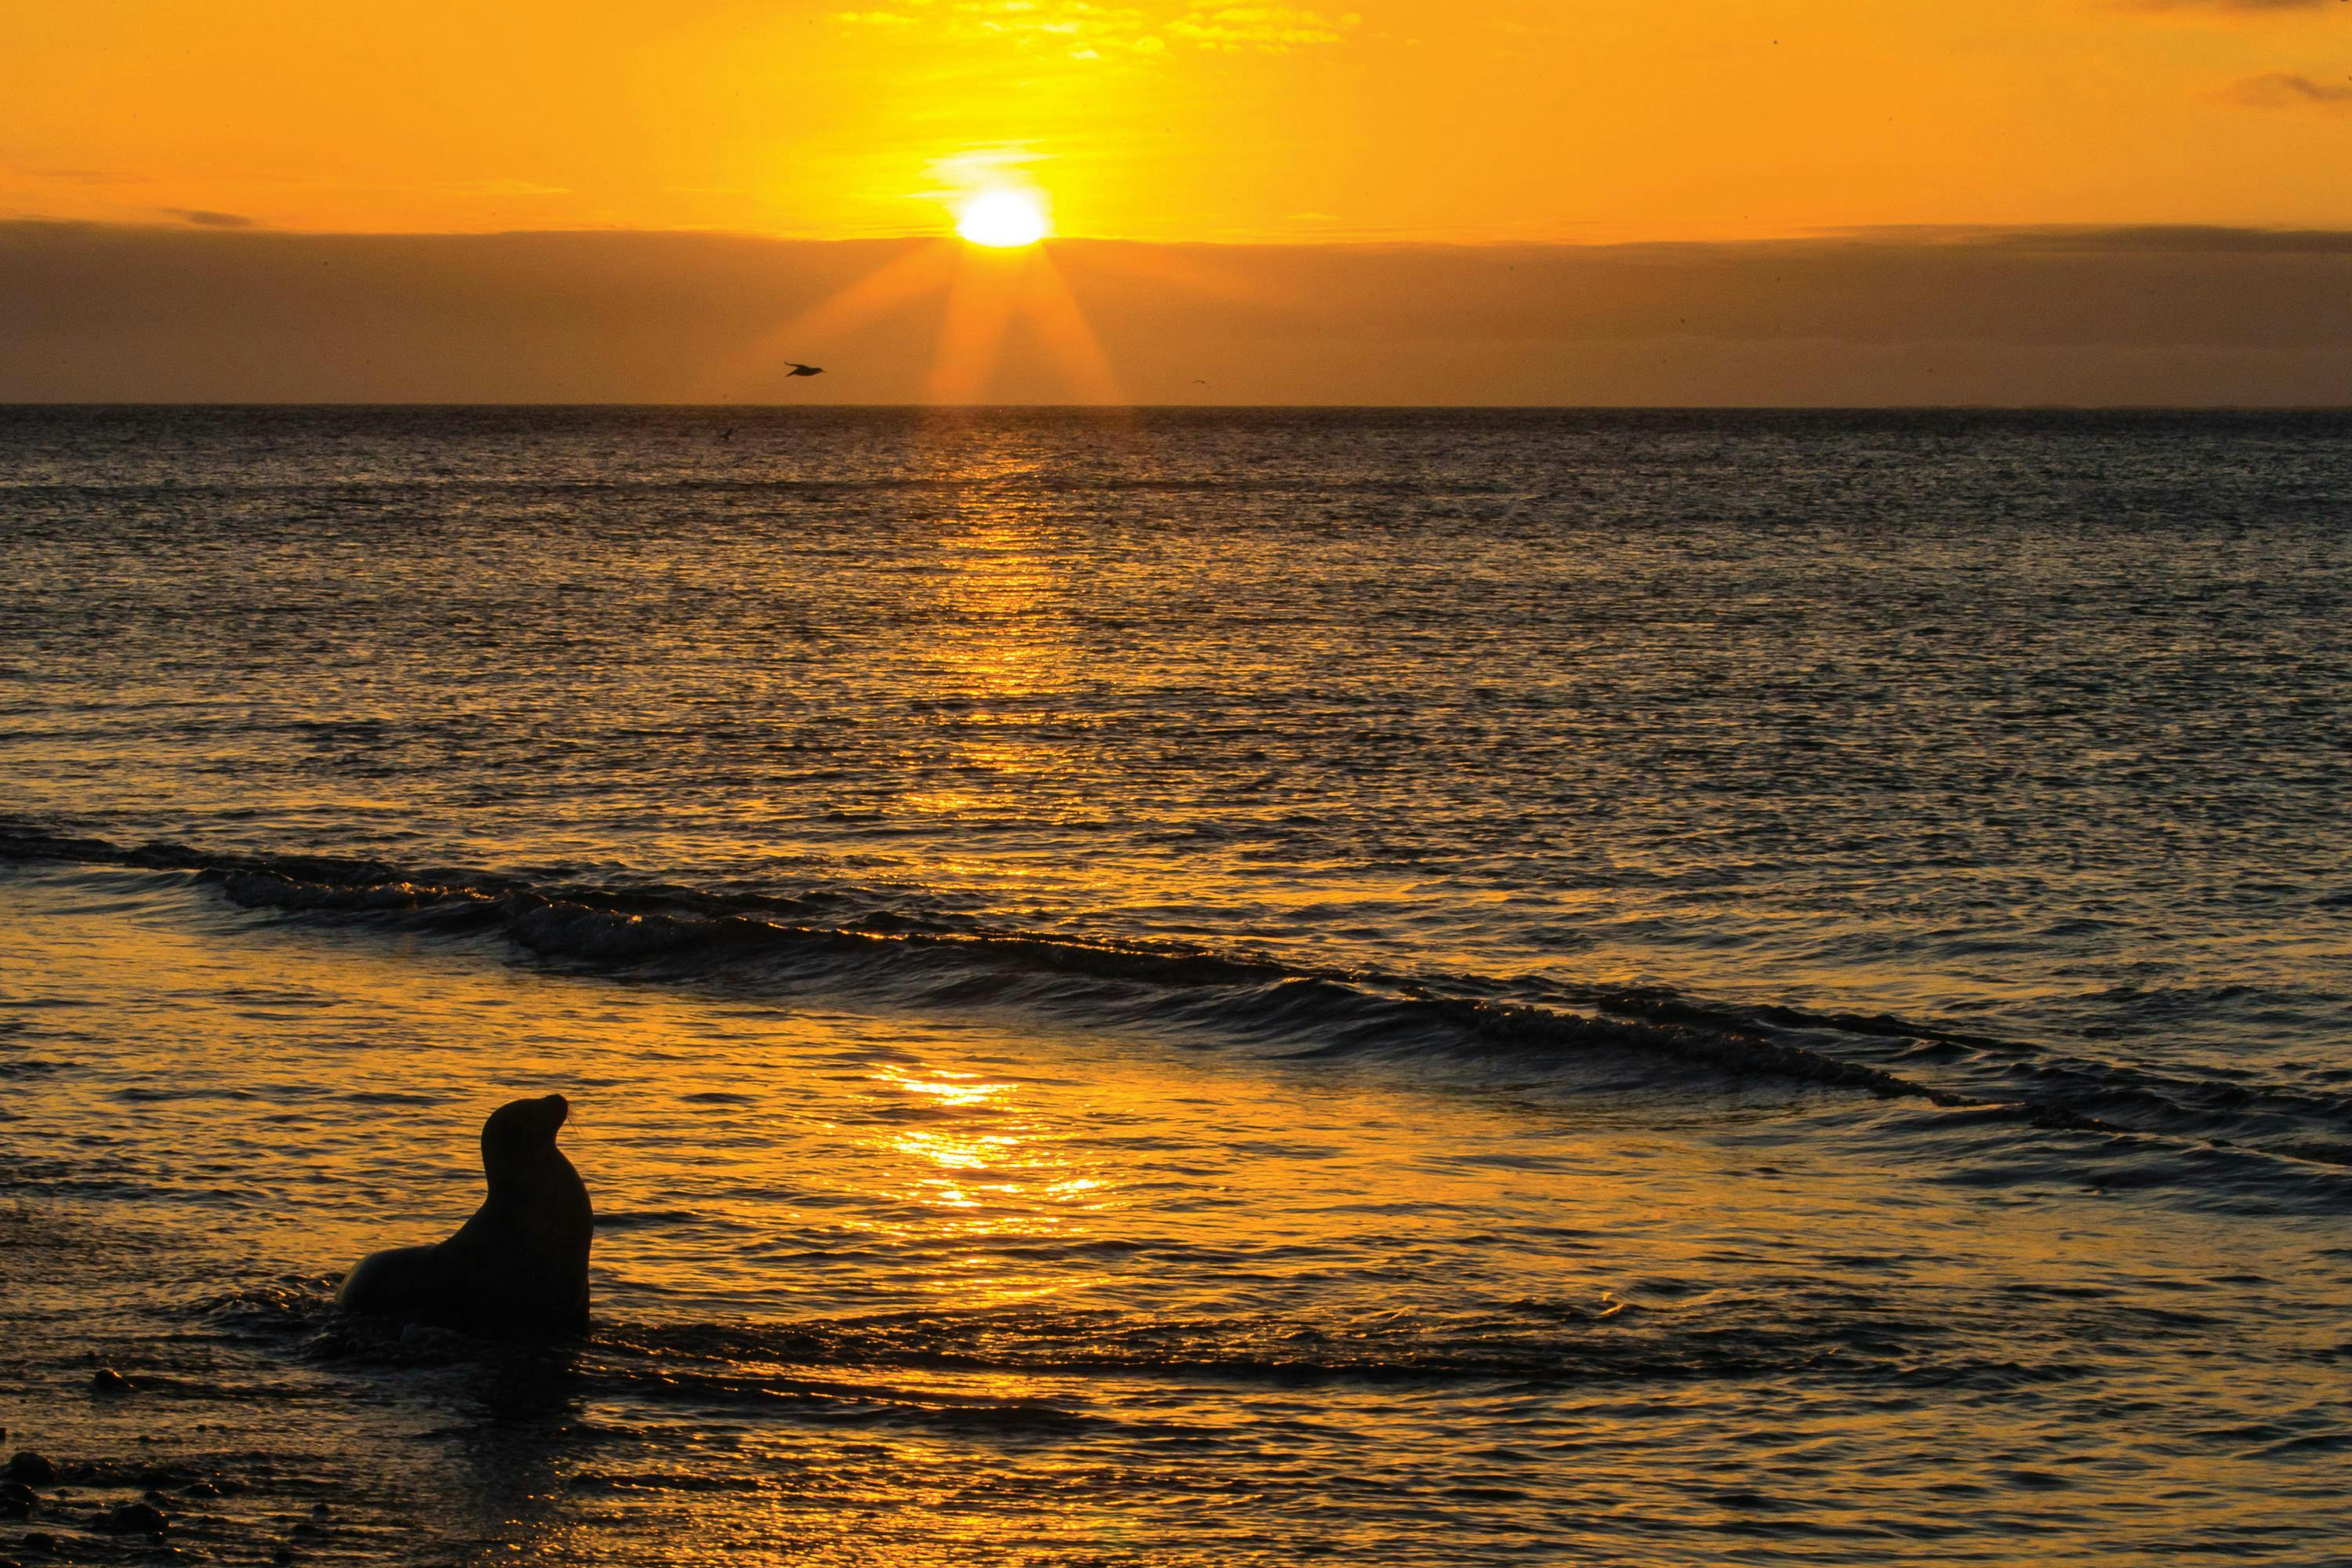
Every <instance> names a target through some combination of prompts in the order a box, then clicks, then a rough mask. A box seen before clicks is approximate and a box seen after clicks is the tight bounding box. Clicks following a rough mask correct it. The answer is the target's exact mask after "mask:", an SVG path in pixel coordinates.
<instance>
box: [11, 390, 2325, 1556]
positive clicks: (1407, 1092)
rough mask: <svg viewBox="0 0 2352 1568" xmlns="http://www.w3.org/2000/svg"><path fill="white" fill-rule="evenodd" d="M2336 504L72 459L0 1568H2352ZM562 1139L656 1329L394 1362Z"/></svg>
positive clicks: (2113, 484)
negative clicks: (519, 1154) (38, 1464)
mask: <svg viewBox="0 0 2352 1568" xmlns="http://www.w3.org/2000/svg"><path fill="white" fill-rule="evenodd" d="M2347 498H2352V417H2347V416H2330V415H2307V416H2255V415H2216V416H2158V415H2133V416H2103V415H2064V414H2032V415H1994V414H1981V415H1977V414H1968V415H1963V414H1872V415H1832V414H1773V415H1766V414H1756V415H1716V414H1706V415H1700V414H1689V415H1669V414H1579V413H1388V412H1348V413H1327V412H1244V413H1222V412H1221V413H1208V412H1198V413H1188V412H1145V413H1135V414H1095V413H1075V412H1066V411H1033V412H1021V411H1006V412H980V413H949V412H932V413H924V412H917V411H893V410H873V411H858V410H844V411H757V410H630V409H613V410H593V409H586V410H498V411H491V410H471V411H468V410H413V409H412V410H298V409H253V410H236V409H215V410H169V409H123V410H96V409H92V410H43V409H14V410H0V1346H5V1351H0V1426H5V1427H6V1429H7V1436H6V1441H5V1445H0V1447H5V1448H6V1449H8V1450H12V1451H13V1450H15V1449H17V1448H29V1449H35V1450H37V1451H38V1452H39V1453H41V1454H42V1455H43V1456H45V1457H46V1458H48V1459H49V1460H50V1461H51V1462H52V1463H53V1464H54V1466H55V1467H56V1468H57V1469H58V1472H59V1475H58V1479H56V1480H54V1481H44V1482H42V1483H41V1484H39V1485H37V1486H36V1487H34V1488H33V1494H34V1495H33V1497H32V1500H31V1501H30V1503H29V1505H28V1506H29V1507H30V1510H31V1513H30V1517H28V1518H26V1519H23V1520H16V1521H0V1554H14V1555H17V1556H21V1557H23V1558H25V1559H26V1560H28V1561H46V1560H47V1556H48V1555H49V1554H51V1553H60V1554H65V1555H68V1556H79V1557H91V1556H96V1557H100V1558H120V1559H121V1560H126V1561H129V1560H141V1561H143V1560H146V1559H147V1558H148V1557H150V1556H152V1554H153V1552H154V1551H155V1550H156V1548H155V1546H154V1543H153V1541H152V1537H151V1536H150V1535H149V1534H147V1533H145V1532H143V1531H139V1530H132V1531H129V1532H127V1533H119V1534H118V1533H110V1532H108V1531H106V1530H105V1529H103V1528H102V1526H103V1525H104V1523H105V1522H106V1519H107V1516H108V1514H109V1512H110V1510H116V1509H118V1508H120V1507H121V1506H122V1505H124V1504H126V1503H129V1502H132V1501H139V1500H144V1501H145V1502H146V1504H147V1505H148V1506H149V1507H151V1508H153V1509H154V1510H157V1512H158V1513H160V1514H161V1515H163V1518H164V1520H165V1521H167V1523H166V1534H165V1536H164V1541H165V1542H166V1544H167V1545H170V1546H172V1547H174V1548H176V1549H177V1550H178V1551H179V1552H181V1553H183V1554H184V1555H185V1556H189V1557H193V1558H197V1559H204V1560H210V1559H215V1558H216V1559H221V1560H228V1561H249V1562H260V1561H268V1560H269V1559H270V1558H271V1557H272V1556H273V1555H278V1554H290V1555H291V1557H292V1558H293V1560H296V1561H302V1562H320V1563H330V1562H378V1561H402V1562H422V1563H461V1562H462V1563H473V1562H488V1561H499V1562H513V1561H523V1562H530V1563H615V1564H618V1563H646V1564H652V1563H701V1562H708V1563H720V1562H724V1563H747V1562H750V1563H756V1562H778V1563H782V1562H793V1563H921V1564H930V1563H1038V1564H1048V1563H1050V1564H1057V1565H1058V1564H1077V1563H1169V1564H1177V1563H1203V1564H1208V1563H1217V1564H1223V1563H1266V1564H1274V1563H1302V1562H1361V1563H1381V1564H1416V1563H1428V1564H1444V1563H1482V1562H1559V1563H1661V1564H1663V1563H1915V1562H1916V1563H1928V1562H1934V1563H1947V1562H1985V1563H2027V1562H2036V1563H2126V1562H2134V1561H2142V1560H2145V1561H2150V1562H2153V1561H2158V1560H2163V1561H2167V1562H2173V1561H2200V1560H2202V1561H2231V1562H2241V1561H2262V1562H2276V1563H2325V1562H2340V1561H2342V1560H2343V1556H2342V1554H2343V1553H2344V1552H2345V1551H2346V1550H2347V1547H2346V1542H2347V1541H2352V1503H2347V1501H2346V1494H2347V1485H2346V1482H2347V1473H2352V1471H2348V1470H2347V1467H2352V1226H2347V1210H2352V870H2347V867H2352V815H2347V800H2352V761H2348V760H2347V759H2352V744H2347V736H2352V499H2347ZM551 1090H560V1091H561V1092H562V1093H564V1094H566V1095H567V1096H569V1097H570V1098H571V1100H572V1105H573V1114H572V1123H571V1125H570V1126H569V1127H567V1129H566V1130H565V1131H564V1134H563V1144H564V1146H565V1147H566V1148H567V1149H568V1150H569V1152H571V1154H572V1158H573V1160H574V1162H575V1163H577V1164H578V1166H579V1167H580V1169H581V1171H582V1173H583V1175H584V1176H585V1177H586V1179H587V1182H588V1184H589V1187H590V1190H591V1192H592V1194H593V1195H594V1198H595V1201H596V1205H597V1208H598V1213H599V1230H598V1233H597V1238H596V1243H595V1249H594V1258H593V1271H592V1272H593V1287H594V1291H595V1318H596V1323H595V1328H594V1331H593V1333H592V1334H591V1335H590V1337H589V1338H588V1339H587V1340H585V1341H584V1342H580V1343H577V1344H572V1345H566V1346H557V1347H551V1348H534V1347H514V1346H498V1345H489V1344H484V1343H480V1342H472V1341H467V1340H465V1339H462V1338H459V1337H457V1336H454V1335H448V1334H444V1333H441V1332H438V1331H423V1330H408V1331H403V1330H401V1329H399V1328H398V1327H397V1326H387V1325H382V1324H375V1323H371V1322H366V1321H351V1320H345V1319H341V1318H339V1317H338V1316H337V1315H336V1314H334V1313H333V1312H332V1311H331V1308H330V1299H331V1293H332V1290H333V1287H334V1283H335V1281H336V1279H337V1278H338V1277H339V1275H340V1273H341V1270H342V1269H344V1268H347V1267H348V1266H349V1265H350V1263H351V1262H352V1261H353V1260H354V1259H356V1258H358V1257H359V1256H360V1255H361V1254H362V1253H363V1252H365V1251H368V1250H370V1249H372V1248H373V1247H379V1246H389V1245H398V1244H404V1243H413V1242H421V1241H429V1240H433V1239H436V1237H439V1236H442V1235H446V1234H447V1232H448V1231H450V1230H451V1229H454V1228H455V1226H457V1224H458V1223H459V1222H461V1221H462V1220H463V1219H464V1217H465V1216H466V1215H467V1213H469V1212H470V1211H471V1209H472V1207H473V1205H475V1204H476V1203H477V1202H478V1201H479V1195H480V1174H479V1166H478V1157H477V1154H476V1150H475V1140H476V1136H477V1133H478V1129H479V1125H480V1122H481V1120H482V1118H483V1117H484V1116H485V1115H486V1114H487V1113H488V1110H491V1109H493V1108H495V1106H497V1105H498V1104H499V1103H500V1102H501V1101H502V1100H506V1099H509V1098H512V1097H514V1096H517V1095H520V1094H526V1093H530V1094H537V1093H544V1092H548V1091H551ZM101 1371H104V1372H111V1373H116V1374H119V1376H120V1378H121V1379H122V1380H127V1387H126V1386H125V1384H123V1383H118V1382H115V1381H114V1380H112V1379H105V1378H101V1377H100V1373H101ZM101 1384H103V1385H104V1386H101ZM20 1501H21V1499H20ZM117 1522H118V1523H120V1522H121V1521H120V1520H118V1521H117Z"/></svg>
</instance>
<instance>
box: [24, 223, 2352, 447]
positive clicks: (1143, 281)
mask: <svg viewBox="0 0 2352 1568" xmlns="http://www.w3.org/2000/svg"><path fill="white" fill-rule="evenodd" d="M1054 261H1055V272H1056V274H1057V275H1058V276H1059V277H1060V278H1061V279H1062V280H1063V281H1064V283H1065V284H1066V287H1067V288H1068V289H1069V291H1070V297H1071V298H1072V299H1073V300H1075V301H1076V305H1077V307H1078V309H1079V310H1080V311H1081V312H1082V313H1083V315H1084V317H1085V319H1086V321H1087V324H1088V325H1089V327H1090V328H1091V330H1092V331H1093V333H1094V335H1095V337H1096V339H1097V342H1098V344H1099V346H1100V349H1101V353H1102V355H1103V359H1104V361H1105V362H1107V363H1108V365H1109V366H1110V368H1111V371H1112V373H1113V375H1114V377H1115V379H1116V381H1117V383H1118V386H1119V388H1120V389H1121V390H1122V391H1123V392H1124V394H1125V395H1127V396H1129V397H1131V398H1135V399H1138V400H1140V401H1143V402H1185V403H1189V402H1197V401H1199V400H1200V398H1201V397H1202V389H1201V388H1200V387H1199V386H1198V385H1196V384H1195V378H1197V377H1202V376H1207V377H1212V378H1213V380H1214V383H1215V395H1216V396H1217V397H1219V398H1223V399H1228V400H1234V401H1240V402H1250V403H1265V404H1308V403H1391V404H1407V405H1429V404H1442V403H1510V404H1537V405H1589V404H1601V403H1635V404H1648V405H1695V404H1711V405H1739V404H1747V405H1759V404H1810V405H1831V406H1847V405H1855V404H1864V403H1893V404H1911V405H1916V404H1924V403H1939V402H1940V403H1955V402H1958V403H2009V404H2034V403H2078V402H2079V403H2105V404H2139V405H2147V404H2184V405H2194V404H2225V405H2256V404H2272V405H2275V404H2326V405H2343V404H2344V402H2345V389H2346V388H2347V386H2352V232H2329V231H2312V232H2303V233H2290V232H2276V231H2260V230H2256V231H2249V230H2241V229H2221V228H2168V229H2167V228H2147V229H2129V230H2113V229H2095V228H2076V229H2062V230H2036V231H2031V232H2024V233H2000V232H1987V231H1983V230H1967V229H1958V230H1955V229H1940V230H1920V231H1914V232H1901V233H1883V234H1864V235H1850V236H1841V237H1823V238H1819V239H1813V240H1803V241H1777V242H1759V243H1740V244H1717V245H1693V244H1660V245H1637V246H1425V245H1424V246H1398V245H1275V246H1269V245H1260V246H1197V245H1196V246H1172V247H1171V246H1150V245H1138V244H1123V243H1116V242H1110V241H1063V242H1059V243H1058V244H1057V246H1056V247H1055V257H1054ZM898 267H907V268H913V270H912V271H911V272H902V273H901V274H899V275H901V276H909V277H917V278H929V279H932V281H931V282H930V283H929V284H925V285H923V286H922V287H920V288H919V289H916V290H915V291H914V292H913V293H911V294H909V295H908V296H907V298H906V300H905V301H904V303H903V304H902V306H901V307H900V308H898V309H897V310H887V311H881V312H878V313H876V314H873V315H871V316H870V317H867V318H861V319H858V320H856V321H844V322H840V323H836V324H835V325H833V326H829V327H825V328H824V329H823V330H822V331H821V332H820V333H818V334H817V335H814V336H812V335H811V333H810V332H809V331H802V330H801V329H799V328H794V329H793V335H792V336H791V338H790V339H789V341H788V342H785V343H783V345H782V352H789V353H793V356H794V357H796V358H798V357H804V358H807V359H809V360H811V361H812V363H823V364H827V365H829V366H830V367H831V371H830V374H827V376H826V377H825V378H824V381H823V382H820V383H818V384H816V385H815V386H814V388H810V387H806V386H803V385H802V384H798V383H793V384H785V383H782V382H781V381H777V380H774V379H773V378H772V377H767V378H765V379H763V377H765V376H766V373H765V372H764V371H763V370H761V367H760V364H759V363H754V362H752V361H747V360H746V359H745V357H744V353H743V349H744V345H745V344H746V343H752V342H763V341H765V342H776V341H777V340H775V339H774V338H773V336H772V334H774V333H775V332H777V331H779V329H781V328H783V327H785V326H787V325H788V324H790V323H795V322H806V321H811V320H813V319H816V318H814V317H813V316H812V312H813V311H815V310H818V309H819V308H820V307H821V306H822V305H823V304H824V302H825V301H826V300H833V299H835V298H838V297H840V296H842V295H843V294H844V293H845V291H853V290H856V289H858V288H859V287H860V286H861V285H862V284H863V283H865V282H866V281H867V280H869V279H873V278H874V277H875V276H876V275H877V274H878V273H881V272H883V271H885V270H886V269H888V268H898ZM926 269H928V270H926ZM954 275H955V268H954V252H953V250H952V247H947V246H943V245H941V244H940V242H936V241H929V240H865V241H822V242H819V241H808V242H799V241H789V240H765V239H755V238H751V237H742V236H724V235H696V234H676V233H673V234H645V233H631V232H627V231H608V232H596V233H585V232H552V233H535V234H534V233H516V234H504V235H470V236H467V235H320V234H288V233H283V232H278V231H272V230H267V229H209V228H197V227H191V226H186V225H184V224H173V225H171V226H151V227H143V228H124V227H108V226H102V225H92V224H37V223H15V224H11V223H5V222H0V403H5V402H13V401H28V402H87V401H118V400H124V399H130V400H136V401H163V402H172V401H187V400H194V401H226V402H297V403H299V402H312V401H320V400H325V401H352V402H363V403H383V402H429V403H446V402H460V403H463V402H493V403H495V402H525V403H545V402H557V403H561V402H588V403H610V402H648V401H649V402H684V403H709V402H719V401H726V400H729V399H751V400H759V401H764V400H771V399H775V398H781V397H784V396H791V397H793V398H795V399H797V398H802V397H805V396H807V395H809V394H810V393H811V392H812V391H814V392H815V393H818V394H821V395H824V396H825V397H827V398H842V399H846V400H848V401H851V402H863V403H909V402H919V401H921V400H923V399H924V398H926V397H927V396H929V395H932V392H933V391H934V389H935V386H936V383H935V381H934V379H933V369H934V366H935V364H936V362H937V358H938V351H939V322H940V300H941V298H942V297H943V293H944V290H945V289H948V288H949V287H950V283H949V279H951V278H952V277H953V276H954ZM927 290H931V291H927ZM1026 331H1028V329H1027V328H1024V327H1021V326H1018V325H1016V327H1015V328H1014V329H1013V331H1012V332H1011V333H1010V335H1009V336H1008V338H1007V340H1006V349H1005V353H1004V357H1003V361H1002V363H1001V365H1000V369H999V373H998V376H997V379H996V380H994V381H992V382H991V383H990V384H988V385H987V386H986V387H985V388H984V389H982V390H984V391H985V392H986V394H987V395H988V396H990V397H992V398H995V399H1000V400H1002V401H1004V402H1008V403H1052V402H1057V401H1063V400H1066V399H1067V398H1069V397H1072V396H1074V395H1075V396H1080V397H1084V396H1087V395H1096V394H1095V393H1094V392H1091V391H1090V390H1089V389H1088V387H1087V386H1086V385H1073V384H1071V383H1070V381H1069V380H1068V378H1067V376H1066V373H1065V372H1064V371H1063V369H1062V368H1061V366H1062V364H1063V363H1064V362H1063V360H1062V359H1060V358H1059V357H1057V356H1056V354H1055V353H1053V352H1051V348H1050V345H1049V344H1047V343H1046V342H1045V341H1044V340H1042V339H1039V338H1036V337H1034V336H1024V332H1026Z"/></svg>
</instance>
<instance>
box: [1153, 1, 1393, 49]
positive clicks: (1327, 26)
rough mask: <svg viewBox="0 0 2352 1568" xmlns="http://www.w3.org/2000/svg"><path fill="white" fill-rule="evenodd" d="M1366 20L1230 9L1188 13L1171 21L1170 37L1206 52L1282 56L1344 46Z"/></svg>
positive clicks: (1280, 8) (1275, 8)
mask: <svg viewBox="0 0 2352 1568" xmlns="http://www.w3.org/2000/svg"><path fill="white" fill-rule="evenodd" d="M1363 20H1364V19H1363V17H1361V16H1358V15H1356V14H1355V13H1354V12H1349V13H1348V14H1346V15H1344V16H1327V15H1325V14H1324V13H1322V12H1320V11H1308V10H1304V9H1301V8H1300V7H1298V6H1296V5H1227V6H1223V7H1222V8H1219V9H1215V10H1211V9H1209V8H1207V7H1199V8H1196V9H1194V10H1192V11H1190V12H1188V13H1186V14H1185V15H1184V16H1179V17H1177V18H1176V19H1175V20H1174V21H1171V22H1170V23H1169V24H1168V32H1169V33H1170V35H1171V37H1179V38H1181V39H1183V40H1184V41H1185V42H1186V43H1188V44H1195V45H1198V46H1199V47H1202V48H1204V49H1221V50H1225V51H1229V52H1230V51H1235V50H1241V49H1254V50H1257V51H1260V52H1262V53H1266V54H1280V53H1283V52H1285V51H1286V50H1290V49H1296V48H1302V47H1309V46H1312V45H1318V44H1337V43H1339V42H1342V41H1344V40H1345V39H1346V37H1347V36H1348V35H1349V33H1352V32H1354V31H1355V30H1356V28H1357V27H1358V26H1361V25H1362V23H1363Z"/></svg>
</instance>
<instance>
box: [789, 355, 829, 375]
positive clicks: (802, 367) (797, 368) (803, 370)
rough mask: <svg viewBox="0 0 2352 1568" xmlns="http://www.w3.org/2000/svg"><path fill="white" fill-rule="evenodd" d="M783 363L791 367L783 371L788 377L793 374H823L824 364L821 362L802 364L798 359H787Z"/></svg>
mask: <svg viewBox="0 0 2352 1568" xmlns="http://www.w3.org/2000/svg"><path fill="white" fill-rule="evenodd" d="M784 363H786V364H788V365H790V366H792V367H793V368H792V369H790V370H788V371H786V372H784V374H785V376H786V377H787V378H788V379H789V378H790V377H793V376H795V375H823V374H824V366H823V365H821V364H803V363H801V362H800V361H798V360H793V359H788V360H786V361H785V362H784Z"/></svg>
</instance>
